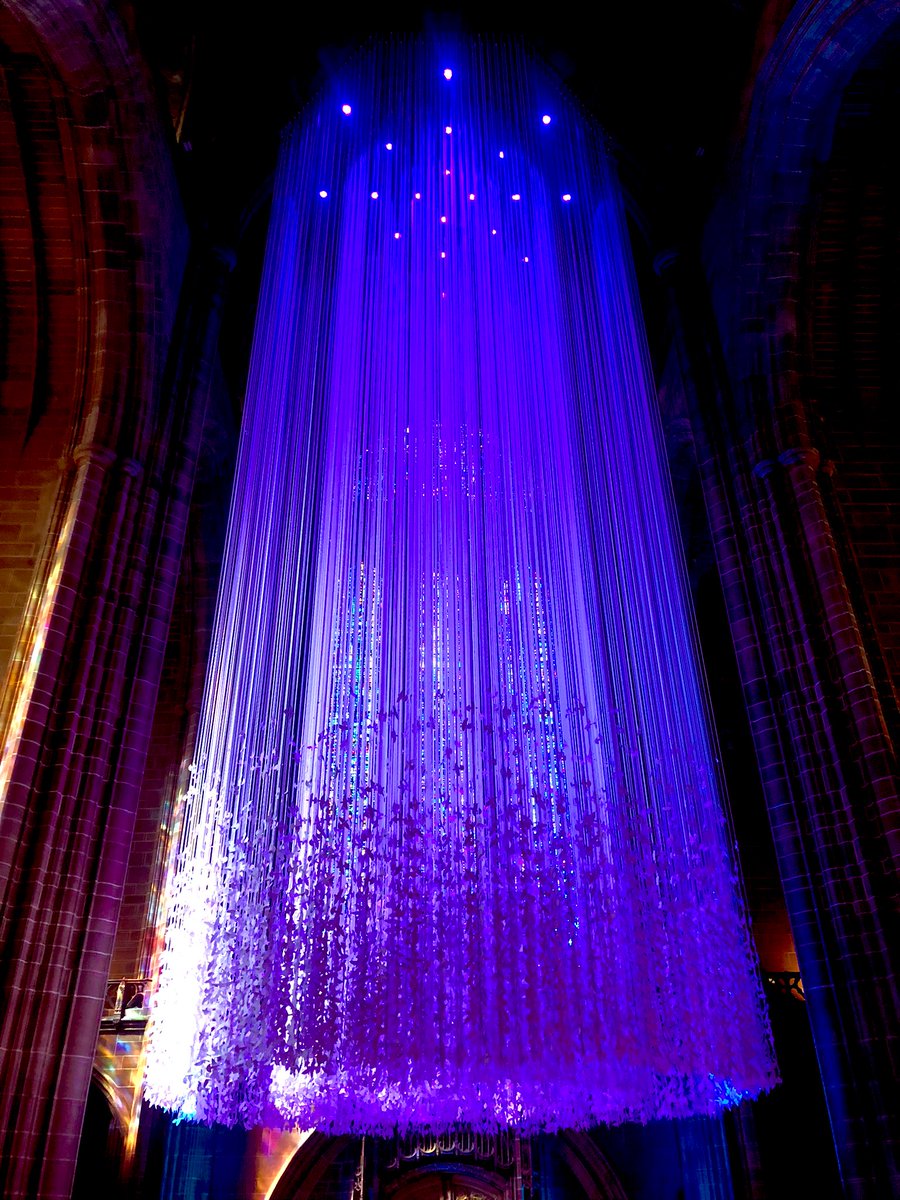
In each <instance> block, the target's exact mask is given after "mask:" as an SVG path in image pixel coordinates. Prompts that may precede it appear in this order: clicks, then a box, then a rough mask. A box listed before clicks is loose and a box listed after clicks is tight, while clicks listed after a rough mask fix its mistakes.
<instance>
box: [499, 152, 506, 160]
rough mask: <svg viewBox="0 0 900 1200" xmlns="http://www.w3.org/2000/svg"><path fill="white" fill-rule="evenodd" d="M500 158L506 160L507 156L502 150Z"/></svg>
mask: <svg viewBox="0 0 900 1200" xmlns="http://www.w3.org/2000/svg"><path fill="white" fill-rule="evenodd" d="M500 157H501V158H506V155H505V154H504V153H503V151H502V150H501V151H500Z"/></svg>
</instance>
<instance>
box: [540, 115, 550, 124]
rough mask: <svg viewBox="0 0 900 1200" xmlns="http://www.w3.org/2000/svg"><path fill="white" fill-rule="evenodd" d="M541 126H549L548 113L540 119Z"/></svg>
mask: <svg viewBox="0 0 900 1200" xmlns="http://www.w3.org/2000/svg"><path fill="white" fill-rule="evenodd" d="M541 124H542V125H549V124H550V114H549V113H544V115H543V116H542V117H541Z"/></svg>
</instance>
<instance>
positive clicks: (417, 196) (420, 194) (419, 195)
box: [415, 192, 422, 200]
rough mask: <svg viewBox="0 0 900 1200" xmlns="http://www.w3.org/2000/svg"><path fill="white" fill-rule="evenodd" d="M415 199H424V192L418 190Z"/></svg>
mask: <svg viewBox="0 0 900 1200" xmlns="http://www.w3.org/2000/svg"><path fill="white" fill-rule="evenodd" d="M415 199H416V200H421V199H422V193H421V192H416V194H415Z"/></svg>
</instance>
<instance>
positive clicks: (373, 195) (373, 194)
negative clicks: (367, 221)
mask: <svg viewBox="0 0 900 1200" xmlns="http://www.w3.org/2000/svg"><path fill="white" fill-rule="evenodd" d="M372 199H373V200H377V199H378V193H377V192H373V193H372Z"/></svg>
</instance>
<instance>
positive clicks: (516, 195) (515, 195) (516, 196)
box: [512, 192, 522, 200]
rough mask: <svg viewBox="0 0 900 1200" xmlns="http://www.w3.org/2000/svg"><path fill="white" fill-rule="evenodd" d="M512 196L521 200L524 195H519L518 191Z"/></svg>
mask: <svg viewBox="0 0 900 1200" xmlns="http://www.w3.org/2000/svg"><path fill="white" fill-rule="evenodd" d="M512 198H513V200H521V199H522V197H521V196H520V195H519V193H518V192H513V194H512Z"/></svg>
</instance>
